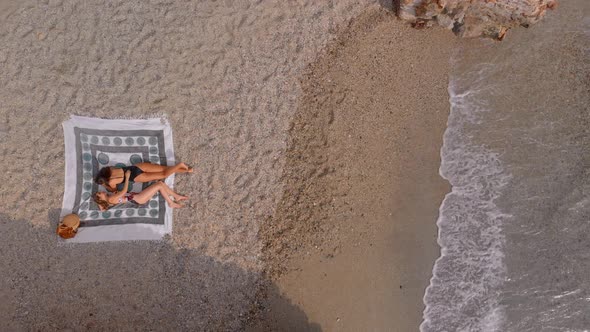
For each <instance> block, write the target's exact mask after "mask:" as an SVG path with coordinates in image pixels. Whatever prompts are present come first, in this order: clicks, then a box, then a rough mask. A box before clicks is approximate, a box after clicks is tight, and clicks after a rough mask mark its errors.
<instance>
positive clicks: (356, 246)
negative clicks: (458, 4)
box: [265, 9, 458, 331]
mask: <svg viewBox="0 0 590 332" xmlns="http://www.w3.org/2000/svg"><path fill="white" fill-rule="evenodd" d="M457 42H458V41H457V39H456V38H455V37H454V36H452V35H449V34H448V33H447V32H446V31H443V30H439V29H433V30H430V31H418V30H415V29H412V28H409V27H408V26H407V25H405V24H403V23H402V22H400V21H399V20H397V19H396V18H395V17H394V15H392V14H391V13H390V12H387V11H385V10H382V9H375V10H369V11H366V12H364V13H363V14H362V15H360V16H359V17H357V18H356V19H354V20H353V22H352V24H351V26H350V27H348V28H346V29H343V30H342V31H341V33H340V34H339V37H338V39H337V40H336V41H335V42H333V43H332V44H331V45H330V46H329V47H328V49H327V51H326V52H325V53H324V54H323V55H322V56H321V57H320V58H319V59H318V60H317V61H315V62H314V63H313V64H311V65H310V66H309V68H307V70H306V72H305V74H304V75H303V78H302V81H301V84H302V87H303V91H304V96H303V98H302V100H303V102H302V103H301V106H300V108H299V109H298V112H297V113H296V115H295V117H294V120H293V124H292V127H291V131H290V133H291V136H290V141H289V142H290V145H289V149H288V153H287V158H288V159H287V164H286V165H287V166H286V172H285V174H286V175H287V179H288V180H287V187H286V190H285V193H284V197H283V200H282V201H281V203H279V208H278V209H277V213H276V214H275V216H274V217H273V219H272V220H270V221H269V222H268V223H266V224H265V225H266V226H268V227H269V228H270V229H271V231H270V232H269V235H268V238H267V239H268V241H269V243H270V244H271V245H270V246H269V248H268V247H267V250H266V251H265V253H266V254H267V255H268V256H267V258H270V261H272V262H275V263H274V264H272V266H274V267H277V268H283V270H278V271H274V272H275V277H276V280H277V281H276V282H277V285H278V287H279V289H280V293H281V294H283V296H285V297H287V298H289V299H291V300H292V301H293V302H294V303H295V304H296V305H298V306H299V307H300V308H302V310H303V311H304V312H306V313H307V315H308V316H309V318H310V320H311V321H312V322H314V323H316V324H318V325H319V326H321V328H322V329H323V330H325V331H360V330H375V331H414V330H417V328H418V325H419V324H420V322H421V318H422V310H423V308H424V307H423V303H422V296H423V294H424V289H425V288H426V286H427V285H428V281H429V278H430V274H431V271H432V264H433V262H434V260H435V259H436V258H437V257H438V256H439V248H438V246H437V244H436V226H435V224H434V222H435V221H436V218H437V216H438V207H439V205H440V202H441V201H442V199H443V197H444V195H445V193H446V192H448V190H449V188H448V184H446V182H444V181H443V180H442V179H441V178H440V177H439V175H438V166H439V165H440V156H439V151H440V146H441V143H442V134H443V132H444V129H445V123H446V119H447V115H448V109H449V108H448V95H447V91H446V87H447V74H448V70H449V64H448V58H449V55H450V52H451V50H452V49H453V47H454V46H455V45H456V43H457ZM279 234H280V235H279ZM285 238H286V239H288V241H284V239H285ZM286 258H290V260H288V261H289V263H288V264H281V262H282V261H284V260H285V259H286ZM279 301H280V298H274V299H273V298H271V299H270V300H269V302H270V305H268V306H267V307H268V308H270V310H269V311H268V312H266V319H265V321H266V322H269V324H271V326H272V327H273V328H272V329H276V330H297V329H301V327H298V326H297V325H294V324H296V323H297V322H296V321H294V320H290V319H289V318H288V312H287V313H285V312H283V310H281V309H280V308H281V305H280V302H279ZM273 308H279V309H273ZM272 324H276V325H272Z"/></svg>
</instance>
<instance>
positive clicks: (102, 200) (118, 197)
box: [94, 170, 188, 211]
mask: <svg viewBox="0 0 590 332" xmlns="http://www.w3.org/2000/svg"><path fill="white" fill-rule="evenodd" d="M124 176H125V184H124V185H123V190H121V191H119V192H115V193H114V194H107V193H106V192H97V193H96V194H94V201H95V202H96V204H98V207H99V209H100V210H101V211H105V210H108V209H109V208H110V207H111V206H113V205H117V204H122V203H127V202H130V203H134V204H137V205H141V204H145V203H147V202H148V201H149V200H150V199H151V198H152V197H153V196H154V195H156V194H157V193H160V194H161V195H162V197H164V199H165V200H166V202H168V205H170V207H173V208H181V207H183V205H181V204H178V203H177V202H180V201H184V200H187V199H188V197H186V196H182V195H180V194H178V193H175V192H174V191H173V190H172V189H170V187H168V186H167V185H166V184H165V183H164V182H162V181H158V182H156V183H154V184H152V185H151V186H149V187H147V188H145V189H144V190H142V191H141V192H140V193H133V192H131V193H128V192H127V188H128V187H129V178H130V177H131V171H130V170H127V171H126V172H125V174H124ZM170 196H172V197H174V200H172V199H171V198H170Z"/></svg>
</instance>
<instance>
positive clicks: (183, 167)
mask: <svg viewBox="0 0 590 332" xmlns="http://www.w3.org/2000/svg"><path fill="white" fill-rule="evenodd" d="M178 165H179V166H180V169H181V170H183V171H184V173H192V172H193V168H192V167H190V166H189V165H187V164H185V163H179V164H178Z"/></svg>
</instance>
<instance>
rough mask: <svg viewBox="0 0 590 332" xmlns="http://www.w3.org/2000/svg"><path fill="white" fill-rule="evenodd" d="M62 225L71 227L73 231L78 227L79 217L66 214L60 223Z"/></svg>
mask: <svg viewBox="0 0 590 332" xmlns="http://www.w3.org/2000/svg"><path fill="white" fill-rule="evenodd" d="M61 223H62V224H64V225H66V226H68V227H72V228H73V229H74V230H76V229H78V227H80V217H78V216H77V215H75V214H73V213H72V214H68V215H67V216H65V217H64V219H63V220H62V221H61Z"/></svg>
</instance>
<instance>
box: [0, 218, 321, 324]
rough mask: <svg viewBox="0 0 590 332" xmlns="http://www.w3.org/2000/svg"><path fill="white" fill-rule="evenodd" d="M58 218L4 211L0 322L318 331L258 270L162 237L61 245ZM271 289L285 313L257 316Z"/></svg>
mask: <svg viewBox="0 0 590 332" xmlns="http://www.w3.org/2000/svg"><path fill="white" fill-rule="evenodd" d="M58 219H59V209H54V210H52V211H51V212H50V213H49V220H50V222H49V224H50V226H49V227H48V228H45V227H43V228H36V227H33V226H31V224H30V223H28V222H27V221H24V220H11V219H10V218H9V217H8V216H7V215H6V214H0V227H1V232H0V267H1V268H0V298H2V303H1V304H0V330H2V331H19V330H24V331H33V330H42V331H57V330H60V331H64V330H66V331H67V330H72V331H82V330H105V331H109V330H116V331H129V330H134V331H135V330H137V331H153V330H158V331H228V330H229V331H236V330H243V329H244V328H245V327H246V326H249V328H248V330H250V331H264V330H276V329H277V327H280V326H294V327H297V329H298V330H305V331H310V330H311V331H313V330H319V326H318V325H317V324H312V323H310V322H309V321H308V318H307V316H306V314H305V313H304V312H303V311H301V309H299V308H298V307H297V306H295V305H293V304H291V303H290V302H289V301H288V300H287V299H285V298H283V297H281V296H280V295H279V294H278V289H277V287H276V286H275V285H274V284H273V283H271V282H269V281H267V280H265V279H264V278H263V277H262V276H261V275H260V274H259V273H254V272H250V271H245V270H244V269H242V268H240V267H238V266H237V265H235V264H228V263H220V262H218V261H215V260H214V259H213V258H211V257H207V256H205V255H204V254H203V253H202V252H199V251H198V250H187V249H176V248H174V247H172V246H171V244H170V243H168V242H167V241H161V242H156V241H138V242H106V243H90V244H74V245H59V244H58V241H57V239H56V235H55V233H54V230H55V227H56V225H57V221H58ZM267 295H268V296H269V297H271V298H273V299H279V300H278V302H277V301H275V302H277V303H274V304H275V305H278V306H281V308H282V309H283V310H284V311H285V312H286V313H287V314H286V315H285V317H284V319H287V320H288V321H281V320H280V319H278V320H273V321H270V322H267V321H260V320H259V319H258V317H264V314H262V315H261V314H260V313H263V312H264V311H265V308H262V307H261V303H263V302H264V301H262V300H263V298H264V296H267Z"/></svg>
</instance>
